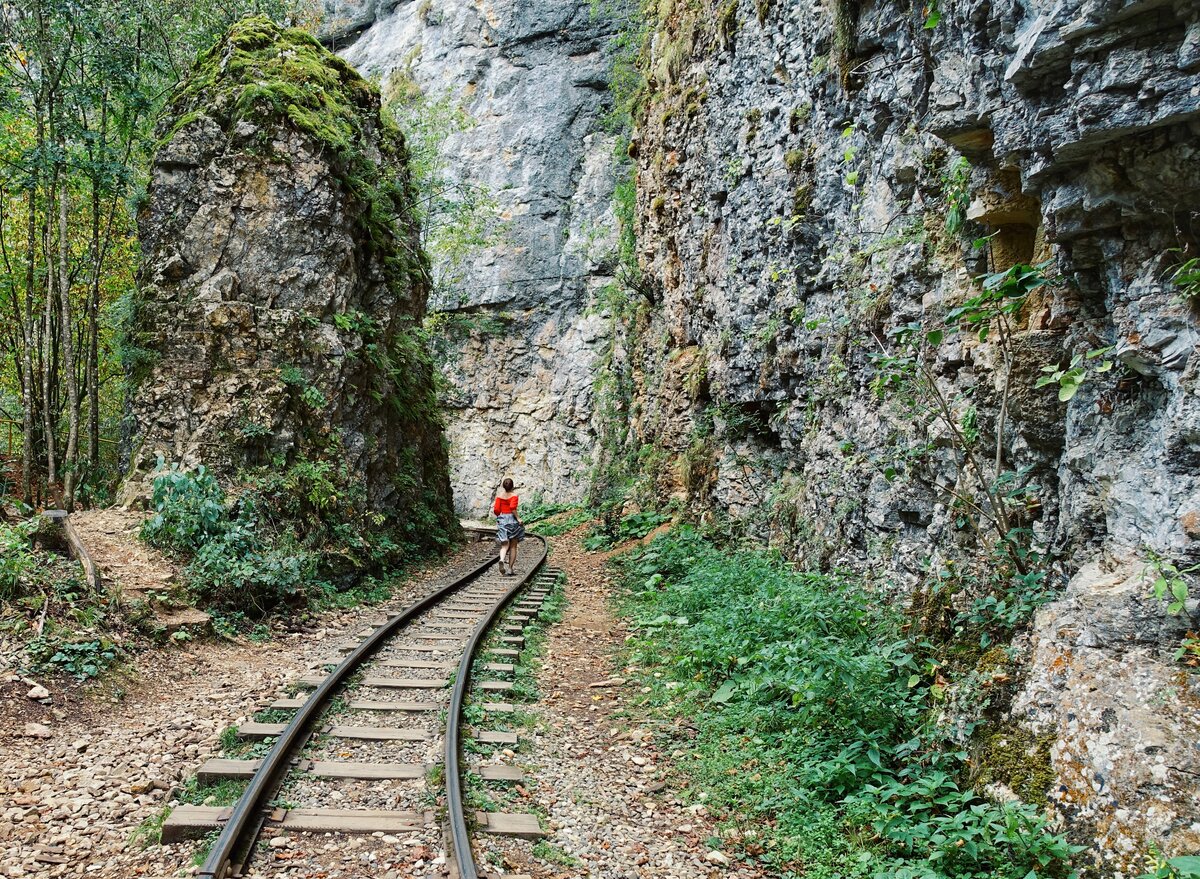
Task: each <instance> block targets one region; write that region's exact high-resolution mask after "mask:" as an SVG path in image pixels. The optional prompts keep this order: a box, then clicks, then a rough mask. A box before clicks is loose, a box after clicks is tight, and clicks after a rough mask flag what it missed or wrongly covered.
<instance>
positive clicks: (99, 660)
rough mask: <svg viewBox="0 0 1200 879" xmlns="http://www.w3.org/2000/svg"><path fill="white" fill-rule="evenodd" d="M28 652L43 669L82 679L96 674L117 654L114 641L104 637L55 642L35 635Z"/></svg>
mask: <svg viewBox="0 0 1200 879" xmlns="http://www.w3.org/2000/svg"><path fill="white" fill-rule="evenodd" d="M29 655H30V657H31V658H32V659H33V660H34V662H35V663H36V664H37V665H38V667H39V668H41V669H43V670H55V671H63V672H66V673H67V674H70V675H73V676H74V677H76V678H78V679H79V680H84V679H86V678H94V677H98V676H99V675H100V673H101V672H103V671H104V670H105V669H106V668H108V667H109V666H110V665H112V664H113V663H114V662H116V661H117V658H118V656H119V655H120V654H119V651H118V649H117V647H116V645H115V644H113V643H112V642H111V641H109V640H107V639H105V638H97V639H94V640H90V641H75V642H58V643H55V642H54V641H53V640H51V639H46V638H38V639H35V640H34V641H32V642H30V645H29Z"/></svg>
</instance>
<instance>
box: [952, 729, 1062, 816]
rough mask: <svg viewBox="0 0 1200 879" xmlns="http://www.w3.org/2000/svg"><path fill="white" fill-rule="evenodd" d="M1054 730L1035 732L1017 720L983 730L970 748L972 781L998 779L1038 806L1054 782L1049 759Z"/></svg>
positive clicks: (981, 781)
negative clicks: (973, 778)
mask: <svg viewBox="0 0 1200 879" xmlns="http://www.w3.org/2000/svg"><path fill="white" fill-rule="evenodd" d="M1053 744H1054V733H1043V734H1042V735H1034V734H1033V733H1031V732H1029V731H1028V730H1027V729H1025V728H1024V727H1022V726H1019V725H1018V724H1016V723H1008V724H1005V725H1003V726H1000V727H998V728H996V729H993V730H985V731H984V732H982V733H981V734H980V735H979V736H978V737H977V738H976V741H975V747H974V748H973V749H972V754H973V761H972V762H973V763H974V764H975V781H976V783H977V784H979V785H986V784H992V783H994V782H1000V783H1001V784H1003V785H1005V786H1006V787H1008V788H1009V789H1010V790H1011V791H1012V792H1013V793H1015V794H1016V795H1017V796H1019V797H1020V798H1021V799H1022V800H1024V801H1025V802H1027V803H1032V804H1033V805H1035V806H1041V805H1044V804H1045V803H1046V796H1047V794H1048V792H1049V791H1050V788H1051V787H1052V786H1053V785H1054V783H1055V780H1056V775H1055V773H1054V767H1053V766H1052V764H1051V763H1050V747H1051V745H1053Z"/></svg>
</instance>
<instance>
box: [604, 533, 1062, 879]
mask: <svg viewBox="0 0 1200 879" xmlns="http://www.w3.org/2000/svg"><path fill="white" fill-rule="evenodd" d="M621 568H622V572H623V576H624V580H625V584H626V592H625V598H624V600H623V603H622V610H623V612H624V613H625V614H626V615H628V616H629V617H631V618H632V621H633V625H634V635H633V638H632V639H631V641H630V642H629V645H628V649H629V657H628V659H629V663H630V665H631V666H633V667H634V668H636V669H637V670H638V672H637V673H638V675H639V677H640V678H641V682H642V684H643V686H644V689H643V692H645V693H646V695H645V699H646V701H647V704H648V705H649V706H650V707H651V709H652V710H654V711H657V712H660V713H661V715H662V716H663V717H664V719H667V720H670V719H671V718H679V717H686V718H687V727H688V728H689V729H688V730H687V732H688V734H687V735H686V736H681V737H680V740H679V741H678V742H676V743H675V746H676V748H677V749H678V750H679V751H680V752H681V758H680V764H681V765H682V767H683V768H684V775H685V777H686V778H688V779H689V780H690V783H691V788H690V789H689V790H688V791H686V792H685V795H686V796H688V797H695V798H698V799H703V801H704V803H705V804H706V806H707V807H708V809H709V811H710V812H711V813H713V814H714V815H715V816H716V817H717V819H718V821H719V822H721V823H723V824H724V825H725V826H726V827H729V828H730V829H731V830H734V829H736V830H737V831H738V832H737V836H738V838H740V839H741V840H742V844H743V845H744V846H745V847H746V849H747V852H748V853H751V854H754V855H756V856H757V857H758V858H759V859H761V860H762V861H764V862H765V864H766V865H768V866H770V867H773V868H774V869H775V870H776V871H777V873H776V874H777V875H786V876H795V875H798V874H799V873H801V872H802V873H803V875H805V876H821V877H832V876H845V877H851V876H855V877H867V876H884V875H888V876H904V877H925V879H951V877H953V879H960V877H983V876H989V877H997V879H1022V877H1025V876H1026V875H1027V874H1028V873H1029V872H1030V871H1034V872H1035V873H1036V875H1038V876H1066V875H1067V874H1068V872H1069V870H1068V867H1067V862H1068V859H1069V857H1070V855H1071V854H1072V852H1073V851H1075V849H1073V848H1072V847H1070V846H1069V845H1068V844H1067V843H1066V842H1065V840H1064V839H1063V838H1062V837H1060V836H1056V835H1054V834H1053V833H1051V832H1050V830H1049V829H1048V828H1047V826H1046V824H1045V821H1044V819H1043V818H1042V817H1041V815H1040V814H1039V811H1038V810H1037V808H1035V807H1034V806H1032V805H1029V804H1025V803H1021V802H1013V803H997V802H993V801H991V800H988V799H986V798H984V797H982V796H980V795H979V794H977V793H976V792H975V791H973V790H972V789H970V788H969V787H968V786H967V785H966V784H965V783H964V779H965V776H966V770H967V765H966V762H965V760H966V754H965V753H963V752H962V751H961V750H960V748H959V747H958V745H957V744H956V743H955V741H954V739H953V738H952V737H951V734H950V733H949V731H943V730H942V729H941V727H940V725H939V722H938V720H937V716H938V715H937V711H936V698H935V696H934V694H933V689H934V686H936V683H927V682H926V679H927V674H926V672H927V669H928V666H927V663H926V661H924V660H921V659H920V658H919V651H920V649H922V648H921V647H920V645H917V644H913V643H911V642H910V641H909V640H908V638H907V637H906V636H905V635H904V631H903V625H904V620H903V618H902V617H901V616H900V614H899V613H897V612H896V611H894V610H893V609H892V608H891V607H890V606H889V605H888V603H887V602H881V601H879V600H878V596H872V595H870V594H868V593H867V592H865V591H864V590H863V589H862V588H860V587H859V586H857V585H856V584H855V583H853V582H850V581H848V580H846V579H844V578H843V577H840V576H837V575H825V574H816V573H811V572H797V571H794V570H791V569H790V568H788V567H787V566H786V565H784V564H783V562H782V561H781V560H780V559H779V558H778V557H777V556H775V555H772V554H768V553H764V552H742V553H738V554H736V555H726V554H724V553H722V552H720V551H719V550H718V549H716V548H715V547H714V546H712V545H711V544H710V543H708V542H707V541H706V540H705V539H703V538H702V537H701V536H700V535H699V534H698V533H697V532H696V531H694V530H693V529H691V528H689V527H686V526H685V527H682V528H680V529H678V530H677V531H675V532H672V533H670V534H668V535H665V536H662V537H659V538H658V539H657V540H655V541H654V542H653V543H652V544H650V545H649V546H648V547H644V548H641V549H639V550H638V551H636V552H634V553H631V554H630V555H629V556H627V557H626V558H625V559H624V560H623V561H622V562H621Z"/></svg>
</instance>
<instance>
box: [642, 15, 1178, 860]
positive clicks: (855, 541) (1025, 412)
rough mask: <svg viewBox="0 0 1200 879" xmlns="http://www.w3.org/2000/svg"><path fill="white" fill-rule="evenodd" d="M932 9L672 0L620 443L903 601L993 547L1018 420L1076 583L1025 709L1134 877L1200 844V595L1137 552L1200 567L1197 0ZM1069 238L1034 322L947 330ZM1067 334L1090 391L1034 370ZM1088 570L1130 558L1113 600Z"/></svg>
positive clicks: (773, 534) (657, 76)
mask: <svg viewBox="0 0 1200 879" xmlns="http://www.w3.org/2000/svg"><path fill="white" fill-rule="evenodd" d="M936 8H937V5H936V4H933V5H932V6H931V7H930V9H934V10H936ZM928 12H929V10H927V11H926V12H925V13H921V12H920V11H919V10H918V9H913V10H911V11H910V10H909V7H906V6H903V5H900V6H898V5H896V4H884V3H879V4H872V3H859V2H856V0H830V2H825V3H815V2H796V3H773V2H758V3H751V2H748V0H744V2H736V0H731V2H728V3H723V4H718V5H717V6H715V7H712V8H710V7H709V6H708V5H705V4H695V3H687V2H676V3H664V4H658V5H657V11H656V13H655V14H656V15H657V16H658V17H657V19H655V20H654V21H652V22H651V23H650V26H651V32H652V36H651V38H650V40H649V42H648V50H647V52H648V54H647V58H646V63H645V69H646V72H647V85H646V88H647V93H648V105H647V109H646V113H645V116H644V119H643V122H642V125H641V127H640V130H639V131H638V133H637V137H636V138H635V140H634V143H633V146H632V153H633V154H634V155H635V157H636V162H637V165H638V209H639V210H638V213H639V226H638V241H639V247H640V257H641V262H642V265H643V266H644V268H645V269H646V270H647V272H648V274H649V276H650V278H651V280H652V284H651V285H650V289H649V293H648V295H647V297H646V302H645V303H644V307H643V309H642V310H641V311H640V312H639V314H640V316H639V318H638V319H637V320H636V321H633V322H632V323H630V324H629V328H628V332H629V333H630V334H631V340H630V343H629V345H628V348H629V351H630V357H629V359H628V361H627V362H626V363H625V365H624V369H625V372H626V374H627V376H628V379H629V381H630V382H632V383H633V384H634V387H635V391H634V393H633V396H632V399H631V400H630V408H629V409H628V410H627V411H629V412H630V413H632V416H633V431H632V436H631V437H630V438H629V440H628V448H627V451H632V450H636V449H638V448H658V449H662V450H666V452H667V453H668V454H667V455H666V456H665V457H664V456H662V455H659V456H651V455H643V456H642V458H641V460H642V461H643V462H650V464H651V465H652V466H649V467H648V466H643V467H642V468H641V469H640V471H639V472H638V473H637V474H636V475H637V476H638V477H639V478H640V479H642V480H643V481H649V482H652V483H653V484H654V485H655V487H656V491H655V493H656V494H657V495H658V496H660V497H665V496H669V495H674V496H675V497H677V498H678V499H679V500H680V501H682V502H685V503H688V504H690V506H691V507H692V509H693V511H694V512H695V514H696V515H699V516H713V515H714V514H716V515H721V514H727V515H728V516H730V517H731V518H732V520H733V521H734V522H735V523H737V525H738V527H741V528H742V529H744V530H747V531H749V532H751V533H754V534H756V535H758V536H760V537H762V538H764V539H768V540H770V541H772V542H773V543H775V544H776V545H778V546H780V547H781V548H782V549H784V550H785V551H786V552H787V553H789V554H790V555H794V556H797V557H800V558H802V559H804V560H805V561H806V562H807V563H808V564H813V565H839V566H849V567H854V568H857V569H858V570H860V571H862V572H863V573H864V574H865V575H867V576H869V577H871V578H872V579H873V580H875V581H876V582H877V583H878V585H879V587H880V588H881V589H884V590H888V591H890V592H893V593H897V594H901V595H907V594H909V591H910V590H913V589H919V588H921V584H923V583H925V582H926V578H927V577H928V575H929V572H930V571H932V570H937V569H938V567H939V566H940V565H941V563H942V560H943V559H945V558H947V557H951V558H952V557H955V556H959V557H961V556H962V555H963V554H964V553H968V552H969V551H972V549H973V548H977V547H978V538H977V536H976V535H975V532H974V527H975V526H976V525H978V524H980V522H981V521H983V520H984V519H985V518H986V516H985V515H984V513H986V510H987V503H986V501H985V500H984V499H983V497H982V495H981V492H982V490H983V485H982V484H983V483H991V482H992V481H993V480H994V479H995V478H996V476H997V475H998V474H997V472H996V468H995V467H994V465H992V464H991V463H990V462H991V460H992V458H993V456H994V454H995V445H996V437H997V434H998V433H999V434H1000V435H1001V437H1002V439H1001V441H1000V443H999V445H1000V449H999V456H1000V457H999V459H1000V467H999V471H1001V472H1007V473H1011V474H1019V475H1017V476H1016V477H1015V481H1014V482H1013V483H1004V484H1005V485H1008V486H1009V487H1015V488H1018V489H1019V490H1018V491H1017V492H1016V494H1015V495H1014V497H1015V498H1019V501H1016V502H1012V503H1013V504H1014V506H1013V508H1012V510H1011V512H1012V519H1011V524H1012V525H1014V526H1018V527H1020V528H1024V529H1028V532H1029V534H1030V535H1031V538H1030V543H1029V545H1030V546H1031V547H1032V548H1033V549H1034V550H1035V551H1037V552H1039V553H1041V554H1042V555H1043V556H1044V557H1045V558H1046V559H1047V567H1048V570H1049V572H1050V573H1049V581H1048V582H1051V583H1053V584H1055V585H1056V587H1057V588H1058V589H1059V590H1064V589H1065V591H1064V592H1063V593H1062V597H1061V598H1060V599H1059V600H1057V601H1055V602H1053V603H1051V604H1049V605H1048V606H1046V607H1044V608H1043V609H1042V610H1041V611H1040V614H1039V616H1038V617H1037V620H1036V622H1035V624H1034V640H1033V646H1032V647H1031V649H1030V651H1029V653H1028V655H1027V660H1028V662H1027V674H1028V684H1027V688H1026V690H1025V691H1024V692H1023V693H1022V694H1021V695H1020V696H1019V697H1018V699H1017V701H1016V703H1015V705H1014V708H1013V712H1014V716H1015V717H1016V718H1017V719H1018V720H1020V721H1022V722H1027V723H1030V724H1032V725H1034V726H1035V727H1037V728H1038V730H1039V731H1042V730H1045V729H1051V730H1054V731H1055V733H1056V735H1057V736H1058V740H1057V743H1056V745H1055V747H1054V749H1053V750H1052V759H1053V762H1054V768H1055V770H1056V771H1057V773H1058V776H1059V779H1060V782H1061V786H1060V787H1059V788H1058V789H1057V790H1056V791H1053V792H1052V797H1053V799H1054V801H1055V802H1056V803H1057V808H1058V809H1059V810H1060V812H1061V814H1062V815H1063V816H1064V818H1065V819H1066V820H1067V821H1068V823H1069V824H1070V826H1071V828H1072V832H1073V833H1074V834H1075V836H1076V838H1077V839H1080V840H1083V841H1084V842H1086V843H1089V844H1093V845H1094V846H1095V848H1094V854H1095V856H1096V859H1097V861H1098V863H1101V864H1103V868H1102V870H1103V872H1104V875H1110V874H1112V873H1113V871H1117V872H1119V871H1121V870H1124V869H1126V868H1127V867H1128V866H1129V865H1131V864H1133V863H1134V859H1133V855H1134V854H1135V853H1138V852H1142V851H1144V850H1145V849H1146V847H1147V845H1148V844H1149V841H1150V840H1152V839H1154V840H1158V841H1159V842H1161V843H1163V844H1164V845H1166V846H1167V848H1168V850H1170V851H1172V852H1176V853H1178V852H1184V851H1189V850H1194V849H1195V848H1196V845H1197V844H1198V843H1200V839H1198V838H1197V832H1198V831H1197V826H1198V825H1197V824H1196V823H1195V822H1196V820H1197V817H1198V816H1197V814H1196V810H1195V802H1196V800H1195V798H1196V796H1197V793H1198V788H1197V782H1196V780H1197V778H1200V754H1198V753H1197V752H1196V749H1195V748H1194V742H1195V740H1196V728H1195V724H1194V706H1195V704H1196V702H1195V699H1196V694H1195V685H1194V679H1193V678H1189V676H1188V675H1186V674H1184V673H1183V672H1182V671H1181V670H1180V667H1179V666H1178V665H1176V664H1174V660H1173V658H1172V654H1173V652H1174V649H1175V648H1176V647H1177V646H1178V643H1179V638H1180V636H1181V634H1182V633H1183V632H1184V631H1186V630H1187V628H1188V627H1189V626H1190V627H1192V628H1195V627H1196V624H1197V621H1196V617H1195V616H1194V610H1195V608H1194V604H1193V605H1189V607H1188V608H1187V609H1185V611H1184V613H1183V615H1182V616H1181V617H1172V616H1169V615H1168V614H1167V613H1166V610H1165V605H1164V603H1162V602H1159V601H1156V600H1152V599H1147V598H1146V593H1147V589H1148V585H1147V582H1146V580H1145V578H1144V576H1142V572H1143V571H1144V570H1145V568H1146V564H1147V560H1148V559H1149V557H1150V556H1149V554H1148V551H1149V552H1153V553H1157V554H1160V555H1162V556H1165V557H1168V558H1172V559H1175V560H1177V561H1179V562H1180V564H1181V566H1182V564H1184V563H1195V562H1196V561H1200V530H1198V528H1197V525H1196V523H1197V522H1198V521H1200V481H1198V478H1197V469H1196V462H1197V460H1198V458H1197V455H1198V454H1200V409H1198V408H1197V406H1196V400H1197V398H1198V396H1200V356H1197V351H1196V345H1197V341H1200V332H1198V330H1197V322H1196V314H1195V311H1194V308H1193V304H1194V303H1192V302H1189V301H1188V300H1187V299H1186V296H1185V293H1186V291H1181V290H1180V289H1179V288H1178V287H1175V286H1174V285H1172V284H1171V282H1170V281H1169V275H1170V273H1171V267H1172V266H1173V265H1176V264H1177V263H1179V262H1180V261H1182V259H1183V258H1185V257H1186V256H1194V255H1195V254H1196V247H1197V244H1198V239H1197V233H1198V232H1200V227H1198V225H1197V213H1196V209H1195V205H1196V204H1197V196H1200V161H1197V159H1198V158H1200V155H1198V154H1197V150H1198V148H1197V146H1196V144H1197V142H1198V141H1197V134H1198V133H1200V59H1198V58H1197V45H1200V44H1198V43H1197V38H1198V35H1200V9H1197V7H1196V6H1195V4H1193V3H1186V2H1170V0H1150V2H1120V0H1114V2H1104V0H1087V2H1084V0H1068V2H1054V3H1052V2H1049V0H1045V2H1034V3H1017V2H1001V3H986V2H962V3H955V4H942V9H941V13H940V14H941V19H940V21H934V20H929V21H927V15H928ZM926 24H929V25H931V26H929V27H927V26H926ZM989 235H990V236H992V237H991V238H990V240H989V241H988V242H986V243H985V244H984V245H983V246H980V247H974V246H972V239H975V238H983V237H984V236H989ZM1180 248H1182V253H1181V252H1180V250H1179V249H1180ZM1047 259H1048V260H1050V261H1051V262H1050V265H1049V266H1048V267H1047V268H1046V274H1047V275H1048V276H1049V277H1050V278H1051V279H1052V281H1053V283H1052V284H1051V285H1049V286H1045V287H1039V288H1038V289H1036V290H1034V291H1033V292H1031V293H1030V294H1029V296H1028V297H1027V299H1026V301H1025V305H1024V307H1023V308H1022V309H1021V310H1020V311H1018V312H1016V313H1015V314H1014V315H1013V316H1012V323H1011V329H1012V333H1011V336H1006V337H1005V338H1006V339H1008V342H1009V344H1010V345H1011V347H1010V348H1008V349H1005V348H1004V347H1003V346H1002V345H1001V344H999V343H998V341H997V336H996V333H995V332H993V333H992V334H991V335H990V336H989V337H988V338H987V339H986V340H981V339H980V338H979V337H978V336H977V334H976V333H974V332H972V333H958V334H956V333H953V332H951V328H947V327H946V324H945V317H944V316H945V315H946V313H947V312H948V310H949V309H951V308H952V307H954V306H956V305H959V304H961V303H962V302H964V301H965V300H966V299H968V298H969V297H972V296H975V295H976V294H978V293H979V290H980V288H979V286H978V285H977V284H976V283H975V282H974V281H973V278H974V277H975V276H978V275H980V274H982V273H985V272H994V271H1001V270H1004V269H1007V268H1008V267H1010V266H1011V265H1013V264H1015V263H1026V264H1034V263H1038V262H1040V261H1042V260H1047ZM914 323H916V324H920V325H922V326H923V327H924V329H925V330H935V329H936V330H938V332H944V333H945V337H944V338H942V337H941V336H938V337H936V338H937V340H936V341H935V342H928V343H924V344H923V346H922V347H921V349H920V351H921V353H920V354H919V356H920V357H921V358H924V360H923V362H925V363H926V365H927V367H928V373H927V376H928V380H929V382H931V383H932V385H933V386H935V387H936V389H937V395H940V396H941V397H942V398H943V399H944V401H946V404H947V410H946V411H947V412H948V413H949V415H950V417H949V418H948V419H945V418H942V416H941V414H940V413H939V411H938V409H937V405H938V404H937V403H936V396H935V395H934V394H933V392H931V391H922V392H920V393H916V394H915V395H914V393H911V391H912V389H913V385H912V384H911V383H908V384H906V385H905V387H906V390H905V392H903V393H899V392H897V391H896V388H897V387H898V386H899V385H900V384H904V383H903V382H900V381H899V380H898V379H896V377H897V376H898V375H899V374H900V373H898V372H896V371H897V370H901V371H902V370H903V369H906V368H909V367H906V366H905V365H904V364H903V363H901V362H899V361H898V360H897V358H898V357H901V356H903V355H905V353H906V351H911V349H908V348H906V346H905V345H904V344H903V343H902V337H900V336H897V331H898V330H901V329H902V328H904V327H906V326H908V325H910V324H914ZM1102 349H1110V350H1109V351H1108V352H1107V353H1106V354H1102V355H1100V356H1099V357H1097V358H1093V359H1087V358H1086V355H1087V354H1088V353H1089V352H1095V351H1099V350H1102ZM1006 350H1007V351H1008V352H1011V358H1012V360H1011V363H1012V365H1011V369H1008V368H1005V366H1004V364H1005V361H1006V356H1007V355H1006ZM1076 356H1079V357H1080V358H1081V361H1080V362H1081V363H1082V368H1083V370H1085V372H1086V375H1085V377H1084V381H1083V383H1082V385H1081V386H1080V388H1079V390H1078V392H1077V393H1076V394H1075V395H1074V396H1073V397H1071V399H1070V400H1069V402H1060V401H1059V400H1058V399H1057V397H1056V394H1055V393H1054V391H1055V387H1050V388H1045V387H1043V388H1038V387H1036V381H1037V379H1038V378H1039V376H1041V375H1044V374H1045V373H1043V371H1042V370H1043V367H1046V366H1050V367H1051V368H1054V367H1059V368H1062V369H1066V368H1069V367H1070V366H1071V363H1072V360H1073V358H1074V357H1076ZM1105 359H1111V360H1112V361H1113V362H1114V368H1113V369H1111V370H1109V371H1107V372H1100V371H1098V370H1095V369H1090V370H1089V365H1099V364H1100V363H1102V362H1103V361H1104V360H1105ZM889 370H891V372H889ZM924 375H925V374H922V380H923V377H924ZM1006 386H1007V392H1006V391H1005V388H1006ZM922 395H924V396H922ZM949 422H953V425H951V423H949ZM1001 425H1003V427H1001ZM956 434H957V435H956ZM964 443H965V444H970V445H972V446H973V447H974V448H975V449H977V450H979V451H977V452H976V454H978V455H980V456H981V459H982V461H983V462H984V464H982V465H979V466H978V467H976V468H974V470H975V472H979V471H986V472H987V473H988V474H989V475H987V476H986V477H985V478H984V479H982V480H981V479H980V478H978V477H977V476H976V475H973V472H972V470H973V468H972V467H971V466H970V465H967V464H964V463H963V461H962V458H961V457H960V456H961V454H962V449H961V448H960V446H962V445H963V444H964ZM1006 478H1008V477H1006ZM1008 503H1010V502H1006V504H1008ZM981 511H982V512H981ZM991 540H992V539H988V538H985V542H991ZM1096 566H1104V567H1105V568H1113V567H1119V566H1124V567H1123V570H1124V571H1125V574H1124V575H1123V576H1122V577H1121V578H1118V579H1119V580H1120V582H1121V583H1122V584H1124V585H1123V586H1122V588H1121V590H1118V591H1119V593H1120V595H1119V596H1118V595H1116V594H1114V593H1113V590H1111V589H1109V588H1108V587H1107V586H1105V585H1103V584H1104V583H1105V582H1107V580H1105V578H1104V577H1101V576H1099V575H1098V574H1097V573H1096V572H1097V570H1098V568H1097V567H1096ZM1068 582H1069V583H1070V585H1069V587H1068V586H1067V583H1068ZM959 589H960V590H961V594H960V595H959V596H958V600H960V603H961V602H963V601H966V602H969V600H970V596H971V589H972V587H971V584H969V583H966V582H963V583H960V584H959ZM1189 617H1190V619H1189ZM1151 689H1154V690H1155V692H1157V693H1158V695H1157V696H1154V697H1152V696H1151V695H1150V690H1151ZM1150 700H1155V701H1154V702H1153V705H1154V706H1155V707H1152V706H1151V701H1150ZM1151 713H1153V714H1154V715H1155V716H1154V717H1153V719H1152V722H1151V721H1149V720H1148V718H1149V715H1150V714H1151ZM1189 715H1191V716H1189ZM1148 763H1149V765H1147V764H1148ZM1155 766H1157V767H1158V768H1155ZM1189 803H1190V804H1191V805H1190V806H1189V805H1188V804H1189Z"/></svg>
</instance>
